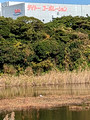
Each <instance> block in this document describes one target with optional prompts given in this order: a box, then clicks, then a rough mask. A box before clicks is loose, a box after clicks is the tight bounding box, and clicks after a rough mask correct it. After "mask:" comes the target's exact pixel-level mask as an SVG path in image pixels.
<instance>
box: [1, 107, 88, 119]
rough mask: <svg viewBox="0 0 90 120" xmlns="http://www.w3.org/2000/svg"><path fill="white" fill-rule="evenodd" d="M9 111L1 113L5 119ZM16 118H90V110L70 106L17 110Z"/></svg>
mask: <svg viewBox="0 0 90 120" xmlns="http://www.w3.org/2000/svg"><path fill="white" fill-rule="evenodd" d="M6 114H7V112H3V113H1V114H0V120H3V118H4V117H5V115H6ZM9 115H10V113H9ZM15 120H90V110H88V111H70V110H69V107H61V108H54V109H29V110H26V111H15Z"/></svg>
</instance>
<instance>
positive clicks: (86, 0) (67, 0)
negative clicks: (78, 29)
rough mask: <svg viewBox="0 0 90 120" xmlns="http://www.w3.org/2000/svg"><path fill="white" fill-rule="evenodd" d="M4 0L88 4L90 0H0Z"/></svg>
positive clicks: (4, 0)
mask: <svg viewBox="0 0 90 120" xmlns="http://www.w3.org/2000/svg"><path fill="white" fill-rule="evenodd" d="M6 1H19V2H32V3H35V2H36V3H38V2H39V3H61V4H62V3H68V4H90V0H0V2H6Z"/></svg>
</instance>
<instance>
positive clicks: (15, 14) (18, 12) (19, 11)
mask: <svg viewBox="0 0 90 120" xmlns="http://www.w3.org/2000/svg"><path fill="white" fill-rule="evenodd" d="M20 14H21V9H15V10H14V14H13V15H14V16H18V15H20Z"/></svg>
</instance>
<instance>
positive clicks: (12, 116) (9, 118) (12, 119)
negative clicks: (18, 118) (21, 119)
mask: <svg viewBox="0 0 90 120" xmlns="http://www.w3.org/2000/svg"><path fill="white" fill-rule="evenodd" d="M3 120H15V113H14V112H12V113H10V114H7V115H6V116H5V118H4V119H3Z"/></svg>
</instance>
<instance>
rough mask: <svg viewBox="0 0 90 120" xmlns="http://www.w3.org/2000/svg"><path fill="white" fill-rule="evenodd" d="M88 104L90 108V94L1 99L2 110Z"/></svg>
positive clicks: (0, 107) (0, 110)
mask: <svg viewBox="0 0 90 120" xmlns="http://www.w3.org/2000/svg"><path fill="white" fill-rule="evenodd" d="M75 105H84V106H85V105H86V106H87V105H88V108H89V109H90V95H87V96H68V95H67V96H63V95H62V96H41V97H40V96H38V97H26V98H24V97H23V98H20V97H17V98H14V99H2V100H0V112H2V111H13V110H24V109H30V108H37V109H40V108H43V109H44V108H53V107H61V106H75Z"/></svg>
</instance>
